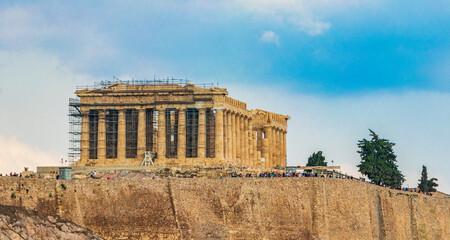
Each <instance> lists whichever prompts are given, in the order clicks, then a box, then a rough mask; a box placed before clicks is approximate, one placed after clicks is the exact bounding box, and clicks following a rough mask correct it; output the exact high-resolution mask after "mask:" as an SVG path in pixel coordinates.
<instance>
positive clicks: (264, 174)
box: [230, 172, 360, 180]
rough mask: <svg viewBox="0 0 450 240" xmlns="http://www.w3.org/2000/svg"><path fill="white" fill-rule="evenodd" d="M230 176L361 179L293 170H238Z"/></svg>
mask: <svg viewBox="0 0 450 240" xmlns="http://www.w3.org/2000/svg"><path fill="white" fill-rule="evenodd" d="M230 177H238V178H241V177H246V178H250V177H259V178H279V177H322V178H325V177H327V178H341V179H352V180H353V179H357V180H360V179H359V178H354V177H353V176H345V175H333V174H332V173H328V174H318V173H311V172H303V173H292V172H283V173H278V172H262V173H259V174H254V173H246V174H242V173H240V174H237V173H236V172H233V173H232V174H231V175H230Z"/></svg>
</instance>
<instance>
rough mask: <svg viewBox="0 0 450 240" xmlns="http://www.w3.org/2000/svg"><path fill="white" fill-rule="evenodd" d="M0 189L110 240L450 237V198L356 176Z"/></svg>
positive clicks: (7, 185) (91, 182) (20, 183)
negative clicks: (398, 187)
mask: <svg viewBox="0 0 450 240" xmlns="http://www.w3.org/2000/svg"><path fill="white" fill-rule="evenodd" d="M62 184H63V185H62ZM0 190H1V191H0V204H4V205H14V206H19V205H21V206H25V207H28V208H32V209H36V210H38V211H41V212H47V213H49V214H57V215H59V216H61V218H63V219H67V220H71V221H73V222H75V223H77V224H79V225H81V226H85V227H87V228H89V229H91V230H93V231H94V232H95V233H96V234H98V235H99V236H101V237H104V238H106V239H118V238H120V237H123V238H125V239H126V238H129V239H139V238H168V239H170V238H172V239H179V238H181V239H191V238H193V239H208V238H209V239H446V238H447V237H448V236H450V199H449V198H448V197H435V196H425V195H422V194H416V193H406V192H402V191H396V190H388V189H385V188H381V187H378V186H374V185H371V184H368V183H364V182H359V181H355V180H347V179H328V178H274V179H268V178H255V179H253V178H224V179H198V178H191V179H189V178H156V179H152V178H145V179H140V178H138V179H114V180H105V179H97V180H96V179H83V180H73V181H61V180H40V179H19V178H5V177H3V178H0ZM12 193H14V195H15V197H14V198H12V196H11V195H12ZM447 239H448V238H447Z"/></svg>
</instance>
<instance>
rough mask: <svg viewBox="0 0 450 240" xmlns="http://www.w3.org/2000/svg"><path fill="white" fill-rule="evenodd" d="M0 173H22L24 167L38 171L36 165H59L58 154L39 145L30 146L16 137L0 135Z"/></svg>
mask: <svg viewBox="0 0 450 240" xmlns="http://www.w3.org/2000/svg"><path fill="white" fill-rule="evenodd" d="M0 146H2V150H1V151H0V173H2V174H9V173H10V172H17V173H20V172H22V171H23V170H24V167H29V169H30V170H33V171H36V166H46V165H47V166H57V165H58V161H59V160H60V158H58V155H57V154H55V153H51V152H45V151H42V150H41V149H39V148H37V147H33V146H30V145H28V144H26V143H24V142H22V141H19V140H17V139H16V138H14V137H9V138H6V137H4V136H2V135H0Z"/></svg>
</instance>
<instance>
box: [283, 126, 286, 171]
mask: <svg viewBox="0 0 450 240" xmlns="http://www.w3.org/2000/svg"><path fill="white" fill-rule="evenodd" d="M283 164H284V166H286V165H287V145H286V132H285V131H283Z"/></svg>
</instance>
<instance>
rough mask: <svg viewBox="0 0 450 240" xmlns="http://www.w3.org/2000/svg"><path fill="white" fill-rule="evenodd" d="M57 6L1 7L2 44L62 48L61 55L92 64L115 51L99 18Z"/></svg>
mask: <svg viewBox="0 0 450 240" xmlns="http://www.w3.org/2000/svg"><path fill="white" fill-rule="evenodd" d="M57 6H58V5H56V6H53V5H49V6H43V5H42V6H33V5H31V4H29V5H22V6H20V7H4V8H0V44H2V45H3V46H2V47H3V48H4V49H9V50H15V51H22V50H29V49H32V50H34V49H49V50H50V51H49V52H55V50H59V51H58V53H59V56H60V57H63V56H64V57H66V58H67V59H70V63H72V64H74V65H90V64H91V63H97V62H99V61H101V60H104V59H109V58H111V57H113V56H114V54H116V48H115V46H114V44H113V40H112V39H111V37H110V36H108V35H107V34H106V31H104V29H103V31H101V28H100V27H99V26H98V22H97V21H93V20H92V18H90V17H89V16H84V15H83V14H69V13H67V12H66V11H65V9H58V7H57ZM69 12H70V11H69ZM61 46H64V47H63V48H60V49H58V48H59V47H61ZM68 62H69V61H68Z"/></svg>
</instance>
